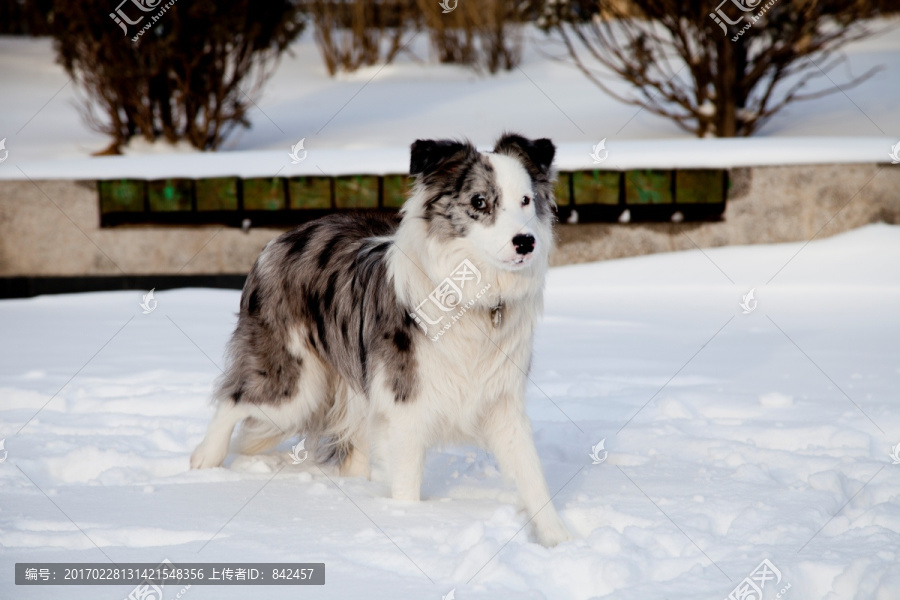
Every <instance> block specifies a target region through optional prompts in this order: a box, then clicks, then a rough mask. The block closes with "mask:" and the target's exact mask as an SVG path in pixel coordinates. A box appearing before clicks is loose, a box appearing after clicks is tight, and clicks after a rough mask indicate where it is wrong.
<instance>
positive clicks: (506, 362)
mask: <svg viewBox="0 0 900 600" xmlns="http://www.w3.org/2000/svg"><path fill="white" fill-rule="evenodd" d="M555 152H556V148H555V146H554V145H553V143H552V142H551V141H550V140H547V139H537V140H530V139H526V138H524V137H522V136H520V135H516V134H504V135H503V136H501V138H500V139H499V140H498V141H497V143H496V145H495V146H494V149H493V152H480V151H478V150H477V149H476V148H475V147H474V146H473V145H472V144H471V143H469V142H464V141H463V142H460V141H455V140H417V141H416V142H415V143H413V144H412V147H411V156H410V175H411V176H412V177H413V185H412V188H411V194H410V196H409V198H408V199H407V200H406V202H405V203H404V205H403V207H402V208H401V210H400V211H399V214H398V215H396V216H394V217H387V216H373V215H364V214H347V213H344V214H333V215H330V216H326V217H323V218H321V219H318V220H316V221H311V222H309V223H307V224H304V225H301V226H299V227H297V228H296V229H294V230H292V231H289V232H287V233H285V234H283V235H281V236H280V237H278V238H276V239H275V240H273V241H271V242H270V243H269V244H268V245H267V246H266V247H265V249H264V250H263V251H262V253H261V254H260V256H259V258H258V259H257V260H256V263H255V264H254V265H253V268H252V270H251V271H250V274H249V275H248V277H247V281H246V283H245V285H244V289H243V293H242V295H241V303H240V313H239V316H238V323H237V327H236V329H235V332H234V334H233V336H232V338H231V341H230V343H229V346H228V368H227V369H226V371H225V372H224V373H223V375H222V377H221V378H220V380H219V381H218V383H217V387H216V391H215V395H214V401H215V402H216V403H217V409H216V412H215V415H214V416H213V418H212V421H211V422H210V424H209V428H208V430H207V433H206V437H205V438H204V439H203V441H202V442H201V443H200V445H199V446H197V448H196V450H195V451H194V453H193V455H192V456H191V467H192V468H198V469H199V468H207V467H215V466H219V465H221V464H222V462H223V460H224V459H225V457H226V455H227V452H228V446H229V441H230V439H231V435H232V431H233V430H234V427H235V426H236V425H237V424H238V423H241V422H242V423H243V424H242V427H241V434H240V439H241V442H240V450H241V452H242V453H256V452H261V451H263V450H266V449H269V448H271V447H273V446H275V445H277V444H278V443H279V442H281V441H283V440H284V439H286V438H287V437H290V436H293V435H297V434H300V435H306V436H308V437H309V438H310V439H311V440H313V441H314V443H315V444H316V448H317V449H316V450H315V451H316V455H317V457H318V460H322V461H327V460H329V459H331V460H333V461H334V462H336V463H337V464H338V465H339V472H340V474H341V475H343V476H366V477H370V476H371V465H372V464H377V465H384V466H385V467H386V471H387V473H388V474H389V478H390V489H391V495H392V497H393V498H394V499H396V500H401V501H418V500H419V497H420V488H421V482H422V472H423V467H424V461H425V452H426V449H428V448H430V447H432V446H435V445H437V444H441V443H475V444H478V445H480V446H482V447H484V448H486V449H488V450H490V451H492V452H493V453H494V455H495V457H496V459H497V462H498V464H499V466H500V468H501V470H502V471H503V472H504V474H505V475H507V476H509V477H510V478H511V479H513V480H514V481H515V483H516V485H517V488H518V490H519V493H520V496H521V500H522V502H523V504H524V507H525V510H526V512H527V516H528V518H529V519H530V520H531V521H532V522H533V525H534V529H535V533H536V536H537V539H538V541H539V542H540V543H542V544H543V545H545V546H554V545H556V544H558V543H560V542H562V541H565V540H568V539H570V535H569V532H568V530H567V529H566V527H565V525H564V524H563V522H562V520H561V519H560V517H559V516H558V514H557V512H556V510H555V509H554V507H553V504H552V503H551V497H550V493H549V491H548V488H547V484H546V481H545V479H544V475H543V472H542V470H541V465H540V461H539V459H538V455H537V451H536V450H535V446H534V441H533V439H532V431H531V423H530V421H529V419H528V417H527V415H526V413H525V386H526V382H527V380H528V377H527V373H528V370H529V368H530V363H531V354H532V345H533V338H534V329H535V325H536V320H537V317H538V315H539V313H540V312H541V310H542V308H543V288H544V280H545V275H546V272H547V268H548V262H549V253H550V250H551V247H552V245H553V224H554V222H555V218H556V217H555V214H556V203H555V200H554V196H553V187H554V178H555V173H554V171H553V168H552V163H553V157H554V155H555Z"/></svg>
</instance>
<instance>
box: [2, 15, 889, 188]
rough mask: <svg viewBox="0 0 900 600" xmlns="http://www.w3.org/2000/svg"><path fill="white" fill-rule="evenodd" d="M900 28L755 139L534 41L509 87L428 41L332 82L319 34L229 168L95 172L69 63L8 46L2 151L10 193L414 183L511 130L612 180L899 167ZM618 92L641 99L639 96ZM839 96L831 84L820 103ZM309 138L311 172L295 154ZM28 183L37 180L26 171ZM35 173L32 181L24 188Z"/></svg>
mask: <svg viewBox="0 0 900 600" xmlns="http://www.w3.org/2000/svg"><path fill="white" fill-rule="evenodd" d="M898 22H900V21H898V20H896V19H894V20H883V21H880V22H878V23H877V25H876V28H877V29H880V30H882V33H881V34H880V35H875V36H873V37H871V38H869V39H866V40H862V41H860V42H857V43H854V44H851V45H849V46H848V47H847V48H846V49H845V51H844V53H845V54H846V56H847V59H848V63H847V65H845V66H843V67H841V68H839V69H836V70H835V71H834V72H833V73H830V76H831V78H832V79H833V80H834V82H835V83H836V84H841V83H842V82H845V81H847V80H850V79H852V78H853V77H855V76H858V75H860V74H862V73H864V72H865V71H867V70H868V69H869V68H871V67H874V66H882V67H883V69H882V70H880V71H878V72H877V73H876V74H875V75H874V76H873V77H871V78H870V79H869V80H867V81H866V82H864V83H863V84H861V85H859V86H857V87H853V88H850V89H847V90H845V92H843V93H842V92H836V93H834V94H831V95H828V96H825V97H823V98H819V99H817V100H812V101H808V102H802V103H797V104H792V105H790V106H789V107H788V108H787V109H786V110H784V111H783V112H781V113H779V114H778V115H776V116H775V117H774V118H773V119H772V120H771V121H770V122H769V123H767V124H766V125H765V126H764V127H763V128H762V130H761V131H760V132H759V138H760V139H753V140H696V139H694V138H693V137H692V136H690V135H689V134H687V133H685V132H683V131H682V130H680V129H678V128H677V127H676V126H675V125H674V124H673V123H671V122H669V121H667V120H665V119H663V118H661V117H657V116H654V115H652V114H650V113H649V112H648V111H645V110H641V109H639V108H637V107H635V106H631V105H626V104H622V103H619V102H617V101H615V100H614V99H612V98H611V97H609V96H607V95H605V94H604V93H603V92H602V91H601V90H600V89H599V88H597V87H596V86H594V85H593V84H592V83H590V81H588V80H587V79H586V78H585V77H584V76H583V75H582V74H581V73H580V72H579V71H578V70H577V69H575V68H574V67H573V66H572V65H571V64H570V63H568V62H567V61H565V60H562V61H561V60H558V58H559V56H560V55H561V53H562V52H563V49H562V47H561V45H560V43H559V40H555V39H552V38H547V37H545V36H544V34H543V33H541V32H539V31H537V30H536V29H528V30H526V33H525V37H526V44H525V47H524V49H523V61H522V64H521V65H520V67H519V68H517V69H514V70H512V71H509V72H502V73H499V74H497V75H496V76H488V75H479V74H476V73H474V72H472V71H471V70H469V69H466V68H463V67H458V66H453V65H438V64H434V62H433V61H429V60H422V59H427V58H428V57H429V50H428V42H427V39H426V38H425V36H423V35H420V36H418V37H416V38H415V39H413V40H412V41H411V43H410V47H411V49H412V52H413V54H414V55H415V57H418V58H414V57H412V56H409V55H407V54H403V55H401V56H400V57H399V58H398V59H397V60H396V61H395V62H394V63H393V64H390V65H386V66H385V65H375V66H372V67H367V68H363V69H360V70H359V71H357V72H355V73H351V74H341V75H339V76H338V77H335V78H331V77H329V76H328V75H327V74H326V73H325V70H324V67H323V66H322V61H321V58H320V56H319V53H318V49H317V48H316V46H315V43H314V42H313V39H312V33H311V30H308V31H307V32H305V33H304V35H303V36H302V37H301V39H300V40H298V41H297V42H296V43H295V44H294V45H293V46H292V47H291V51H290V53H289V54H286V55H285V56H284V57H283V59H282V60H281V62H280V63H279V65H278V67H277V68H276V70H275V72H274V74H273V77H272V79H271V80H270V81H269V83H268V84H267V85H266V86H265V88H264V90H263V91H262V92H260V93H257V94H255V95H254V98H253V100H254V102H255V104H256V106H255V107H253V108H252V109H251V111H250V112H249V114H248V119H249V121H250V124H251V126H250V128H249V129H238V130H236V131H235V132H233V133H232V134H231V135H230V137H229V138H228V139H227V140H226V142H225V143H224V144H223V147H222V148H221V150H222V151H221V152H217V153H213V154H202V153H191V152H185V148H183V147H169V146H166V145H164V144H147V143H146V142H143V141H139V140H136V141H134V142H133V143H132V144H131V145H130V146H129V147H128V148H127V149H126V154H129V155H130V156H124V157H98V158H90V157H89V155H90V154H91V153H93V152H97V151H100V150H102V149H104V148H106V147H107V146H108V145H109V142H110V140H109V139H108V138H106V137H105V136H103V135H101V134H98V133H96V132H94V131H92V130H91V129H89V128H88V127H87V126H86V124H85V123H84V121H83V120H82V119H81V117H80V115H79V111H78V108H77V104H76V100H77V99H78V97H79V94H80V93H81V92H79V91H78V90H77V88H76V87H75V85H74V83H72V82H69V81H68V78H67V76H66V74H65V72H64V71H63V70H62V68H61V67H60V66H59V65H58V64H56V63H55V55H54V52H53V49H52V43H51V41H50V40H48V39H28V38H18V37H11V36H0V81H3V82H4V83H5V85H4V88H3V95H2V100H3V110H2V111H0V139H3V138H6V139H7V143H6V147H7V149H8V150H9V158H8V160H6V161H5V162H3V163H2V164H0V179H24V178H25V176H26V175H27V176H28V177H30V178H32V179H57V178H69V179H70V178H73V177H79V178H85V179H96V178H119V177H148V178H162V177H212V176H243V177H253V176H266V177H268V176H273V175H275V174H278V175H283V176H290V175H319V174H322V173H325V174H328V175H340V174H362V173H370V174H383V173H405V172H407V169H408V149H409V145H410V143H412V142H413V141H414V140H415V139H418V138H445V137H452V138H467V137H468V138H470V139H472V141H473V142H474V143H476V144H477V145H479V146H481V147H489V146H490V145H491V144H492V143H493V142H494V140H495V139H496V138H497V136H498V135H499V134H500V133H501V132H502V131H504V130H518V131H522V132H523V133H524V134H526V135H528V136H531V137H548V138H551V139H553V140H554V142H556V143H557V144H558V145H559V147H560V152H559V164H558V166H559V168H561V169H564V170H572V169H583V168H596V165H594V163H593V161H592V160H591V159H590V157H589V154H590V152H591V148H592V146H593V145H594V144H596V143H597V142H598V141H599V140H601V139H604V138H607V139H608V145H607V148H608V149H609V151H610V156H609V159H608V160H607V161H605V162H604V163H603V164H602V165H601V168H604V169H632V168H676V167H720V168H727V167H737V166H752V165H781V164H808V163H826V164H833V163H844V162H848V163H853V162H868V163H873V162H887V161H888V160H889V159H888V152H889V151H890V146H891V145H892V144H893V143H895V142H896V141H897V140H896V139H895V138H894V137H892V136H896V135H898V134H900V111H898V110H897V109H896V102H895V99H896V98H897V97H898V96H900V61H897V60H896V56H897V52H898V51H900V36H897V35H891V33H890V32H891V31H892V28H896V26H897V24H898ZM609 85H610V86H611V87H612V89H613V90H614V91H616V92H618V93H621V94H622V95H625V96H630V95H632V94H633V91H631V90H630V89H629V88H628V87H627V86H626V85H625V84H623V83H620V82H611V83H610V84H609ZM830 85H831V83H830V82H829V81H828V80H827V79H826V78H824V77H820V78H819V79H817V80H816V83H815V84H814V86H818V87H813V88H812V90H819V89H824V88H825V87H826V86H830ZM300 139H305V141H306V145H305V147H306V148H307V149H308V151H309V156H308V158H307V159H306V160H305V161H303V162H301V163H299V164H297V165H293V164H291V161H290V159H289V157H288V152H289V150H290V148H291V146H293V145H294V144H296V143H297V141H299V140H300ZM20 169H21V170H20ZM23 172H24V174H23Z"/></svg>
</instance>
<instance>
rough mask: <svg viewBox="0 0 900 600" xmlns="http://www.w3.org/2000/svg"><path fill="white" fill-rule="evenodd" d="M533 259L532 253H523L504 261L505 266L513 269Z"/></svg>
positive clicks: (519, 267) (521, 266)
mask: <svg viewBox="0 0 900 600" xmlns="http://www.w3.org/2000/svg"><path fill="white" fill-rule="evenodd" d="M533 259H534V253H530V254H525V255H523V256H516V257H515V258H513V259H510V260H507V261H505V263H506V266H508V267H510V268H512V269H513V270H517V269H521V268H523V267H525V266H526V265H528V264H529V263H531V261H532V260H533Z"/></svg>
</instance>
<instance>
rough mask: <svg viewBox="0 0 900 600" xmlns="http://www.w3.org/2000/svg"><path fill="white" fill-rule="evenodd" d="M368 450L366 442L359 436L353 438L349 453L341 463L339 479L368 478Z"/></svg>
mask: <svg viewBox="0 0 900 600" xmlns="http://www.w3.org/2000/svg"><path fill="white" fill-rule="evenodd" d="M369 475H370V471H369V448H368V443H367V442H366V440H365V439H364V438H363V437H362V436H361V435H357V436H354V437H353V439H352V441H351V445H350V453H349V454H347V456H346V457H345V458H344V461H343V462H342V463H341V477H365V478H367V479H368V478H369Z"/></svg>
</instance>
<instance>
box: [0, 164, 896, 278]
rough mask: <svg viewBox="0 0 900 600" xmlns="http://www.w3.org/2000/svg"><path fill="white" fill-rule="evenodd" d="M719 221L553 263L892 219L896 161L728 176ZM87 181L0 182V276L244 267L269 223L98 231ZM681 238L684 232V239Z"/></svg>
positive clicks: (572, 249) (579, 235) (620, 235)
mask: <svg viewBox="0 0 900 600" xmlns="http://www.w3.org/2000/svg"><path fill="white" fill-rule="evenodd" d="M731 178H732V188H731V190H730V193H729V199H728V205H727V209H726V212H725V215H724V218H723V220H722V221H718V222H701V223H629V224H607V223H603V224H580V225H560V226H559V227H558V228H557V237H558V244H559V246H558V249H557V251H556V253H555V255H554V257H553V264H554V265H562V264H569V263H576V262H588V261H594V260H604V259H609V258H618V257H623V256H634V255H640V254H650V253H653V252H668V251H673V250H686V249H690V248H693V247H694V244H697V245H698V246H700V247H712V246H724V245H735V244H759V243H772V242H790V241H805V240H809V239H811V238H813V237H814V236H817V237H827V236H830V235H834V234H836V233H839V232H842V231H846V230H848V229H854V228H856V227H859V226H862V225H865V224H867V223H873V222H878V221H883V222H887V223H900V166H892V165H816V166H787V167H754V168H750V169H735V170H733V171H732V172H731ZM99 220H100V219H99V207H98V201H97V190H96V184H95V183H94V182H73V181H35V182H30V181H0V277H15V276H30V277H40V276H83V275H123V274H127V275H140V274H176V273H178V274H183V275H189V274H219V273H246V272H247V270H248V269H249V268H250V267H251V266H252V264H253V261H254V260H255V259H256V256H257V254H258V253H259V251H260V250H261V249H262V248H263V246H265V244H266V243H267V242H268V241H269V240H270V239H272V238H273V237H275V236H276V235H278V233H279V232H280V231H281V230H278V229H251V230H250V231H249V232H246V233H245V232H243V231H241V230H240V229H235V228H223V227H221V226H218V225H211V226H188V227H182V226H121V227H114V228H106V229H101V228H100V227H99ZM685 234H687V235H685Z"/></svg>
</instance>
